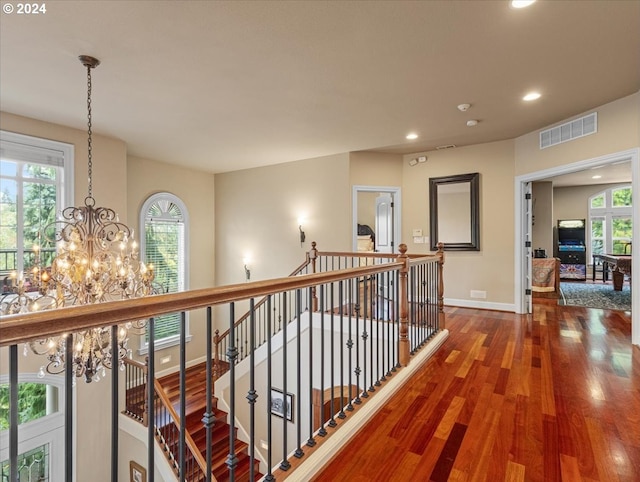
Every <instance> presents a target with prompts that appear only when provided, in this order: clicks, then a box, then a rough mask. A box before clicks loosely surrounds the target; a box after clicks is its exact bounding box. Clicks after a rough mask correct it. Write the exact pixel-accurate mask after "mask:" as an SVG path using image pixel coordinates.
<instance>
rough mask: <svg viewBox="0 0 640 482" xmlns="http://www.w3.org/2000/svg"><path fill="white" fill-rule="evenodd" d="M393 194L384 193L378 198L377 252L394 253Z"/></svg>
mask: <svg viewBox="0 0 640 482" xmlns="http://www.w3.org/2000/svg"><path fill="white" fill-rule="evenodd" d="M393 226H394V222H393V194H392V193H388V192H384V193H380V194H379V195H378V197H377V198H376V251H377V252H379V253H393V250H394V239H393Z"/></svg>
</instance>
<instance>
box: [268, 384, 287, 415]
mask: <svg viewBox="0 0 640 482" xmlns="http://www.w3.org/2000/svg"><path fill="white" fill-rule="evenodd" d="M270 407H271V413H272V414H274V415H277V416H278V417H286V418H287V420H288V421H289V422H293V394H292V393H287V394H286V396H285V395H284V393H283V392H282V390H278V389H277V388H272V389H271V401H270Z"/></svg>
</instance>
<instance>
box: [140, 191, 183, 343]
mask: <svg viewBox="0 0 640 482" xmlns="http://www.w3.org/2000/svg"><path fill="white" fill-rule="evenodd" d="M140 224H141V226H140V227H141V231H142V233H143V235H144V238H143V240H142V259H143V260H144V261H145V263H147V265H149V264H153V268H154V273H155V279H154V283H155V285H156V286H157V288H158V289H159V290H160V291H161V292H162V293H174V292H176V291H184V290H185V289H187V288H188V286H187V255H188V253H187V246H188V242H187V238H188V236H187V235H188V228H189V226H188V216H187V209H186V207H185V205H184V203H183V202H182V201H181V200H180V199H179V198H177V197H176V196H174V195H173V194H170V193H167V192H161V193H156V194H153V195H152V196H150V197H149V198H148V199H147V200H146V202H145V203H144V205H143V206H142V211H141V213H140ZM188 328H189V325H188V320H187V326H186V331H187V334H188V332H189V329H188ZM179 335H180V313H170V314H167V315H162V316H159V317H156V318H155V341H156V347H157V348H163V347H166V346H170V345H174V344H176V343H178V341H179ZM148 342H149V338H148V333H147V335H146V336H145V337H144V338H143V339H142V340H141V346H140V351H141V353H144V352H145V351H146V349H147V347H148Z"/></svg>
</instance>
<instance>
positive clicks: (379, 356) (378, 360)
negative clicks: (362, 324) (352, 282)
mask: <svg viewBox="0 0 640 482" xmlns="http://www.w3.org/2000/svg"><path fill="white" fill-rule="evenodd" d="M375 280H376V281H375V284H374V286H373V288H372V290H371V293H372V294H375V295H376V300H375V303H372V305H373V306H374V307H378V306H379V305H380V294H379V293H378V286H380V275H379V274H377V275H376V277H375ZM376 311H377V310H376ZM371 319H374V318H373V316H372V317H371ZM381 322H382V320H381V317H380V316H379V314H378V316H376V317H375V324H376V382H375V384H374V385H375V386H376V387H379V386H380V380H381V379H384V375H382V376H381V375H380V364H381V363H383V362H384V359H383V356H384V346H383V350H382V353H380V343H381V338H380V323H381ZM383 331H384V329H383Z"/></svg>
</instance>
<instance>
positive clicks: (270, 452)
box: [264, 295, 275, 482]
mask: <svg viewBox="0 0 640 482" xmlns="http://www.w3.org/2000/svg"><path fill="white" fill-rule="evenodd" d="M271 300H272V295H269V296H268V297H267V303H266V305H267V326H268V327H269V329H268V331H271V323H272V319H271V313H272V312H271ZM274 318H275V316H274ZM270 394H271V336H268V337H267V397H269V396H270ZM266 407H267V414H266V417H267V474H266V475H265V476H264V480H265V481H268V482H272V481H273V480H275V478H274V476H273V473H271V467H273V463H272V461H273V449H272V447H271V430H272V427H271V417H272V415H271V399H270V398H267V403H266Z"/></svg>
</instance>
